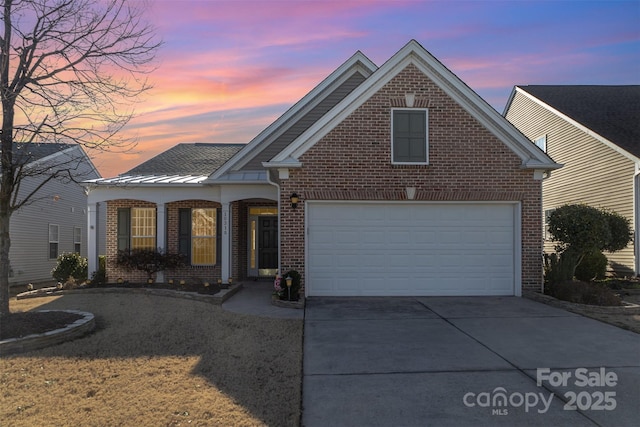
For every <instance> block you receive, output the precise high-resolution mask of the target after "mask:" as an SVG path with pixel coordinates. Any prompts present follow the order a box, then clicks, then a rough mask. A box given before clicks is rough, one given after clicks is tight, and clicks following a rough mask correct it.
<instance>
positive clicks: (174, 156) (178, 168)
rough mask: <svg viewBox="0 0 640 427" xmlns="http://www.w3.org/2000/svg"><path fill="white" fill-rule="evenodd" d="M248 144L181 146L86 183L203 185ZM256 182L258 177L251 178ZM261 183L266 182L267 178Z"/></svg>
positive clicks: (196, 144)
mask: <svg viewBox="0 0 640 427" xmlns="http://www.w3.org/2000/svg"><path fill="white" fill-rule="evenodd" d="M244 146H245V144H222V143H220V144H209V143H194V144H178V145H176V146H174V147H172V148H170V149H169V150H167V151H164V152H162V153H160V154H158V155H157V156H155V157H153V158H151V159H149V160H147V161H146V162H144V163H142V164H140V165H138V166H136V167H135V168H133V169H131V170H129V171H127V172H125V173H123V174H120V175H119V176H117V177H114V178H101V179H94V180H91V181H86V183H88V184H99V185H145V184H149V185H154V184H155V185H157V184H201V183H202V182H204V181H205V180H206V179H207V178H208V177H209V175H211V174H212V173H213V172H215V171H216V170H217V169H218V168H219V167H221V166H222V165H223V164H224V163H225V162H226V161H227V160H229V159H230V158H231V157H232V156H233V155H234V154H235V153H237V152H238V151H240V149H242V147H244ZM251 178H255V179H256V180H257V179H258V178H259V177H251ZM262 180H266V175H265V176H264V177H263V179H262Z"/></svg>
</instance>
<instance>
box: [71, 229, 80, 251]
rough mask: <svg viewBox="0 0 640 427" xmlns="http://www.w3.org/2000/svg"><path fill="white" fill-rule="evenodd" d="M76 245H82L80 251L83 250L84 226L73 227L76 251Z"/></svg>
mask: <svg viewBox="0 0 640 427" xmlns="http://www.w3.org/2000/svg"><path fill="white" fill-rule="evenodd" d="M76 245H80V250H79V251H78V253H80V252H82V227H73V250H74V251H75V249H76Z"/></svg>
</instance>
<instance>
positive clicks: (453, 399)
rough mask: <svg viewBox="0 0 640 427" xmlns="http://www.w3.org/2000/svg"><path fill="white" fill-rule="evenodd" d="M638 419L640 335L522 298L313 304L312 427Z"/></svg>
mask: <svg viewBox="0 0 640 427" xmlns="http://www.w3.org/2000/svg"><path fill="white" fill-rule="evenodd" d="M638 420H640V335H638V334H635V333H633V332H629V331H625V330H622V329H619V328H617V327H614V326H610V325H607V324H604V323H601V322H598V321H596V320H593V319H589V318H585V317H582V316H579V315H576V314H572V313H569V312H566V311H563V310H560V309H556V308H553V307H549V306H547V305H544V304H540V303H537V302H534V301H531V300H528V299H525V298H516V297H474V298H469V297H450V298H310V299H308V300H307V308H306V317H305V340H304V376H303V418H302V422H303V425H304V426H305V427H316V426H318V427H320V426H321V427H324V426H335V427H337V426H365V425H366V426H483V425H487V426H494V425H505V426H515V425H518V426H520V425H536V426H541V425H557V426H587V425H601V426H632V425H633V426H635V425H637V423H638Z"/></svg>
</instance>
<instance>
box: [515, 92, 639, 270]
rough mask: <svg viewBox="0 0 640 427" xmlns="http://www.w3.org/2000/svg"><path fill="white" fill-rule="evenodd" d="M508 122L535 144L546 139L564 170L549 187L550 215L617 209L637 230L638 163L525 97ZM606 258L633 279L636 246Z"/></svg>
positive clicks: (550, 247) (517, 102)
mask: <svg viewBox="0 0 640 427" xmlns="http://www.w3.org/2000/svg"><path fill="white" fill-rule="evenodd" d="M506 117H507V119H508V120H509V121H510V122H511V123H513V124H514V125H515V126H516V127H517V128H518V129H519V130H520V131H521V132H522V133H524V134H525V135H526V136H527V137H528V138H529V139H531V140H533V139H535V138H538V137H540V136H542V135H545V134H546V135H547V153H548V154H549V155H550V156H551V157H552V158H553V160H555V161H556V162H558V163H562V164H564V167H563V168H562V169H560V170H557V171H554V172H553V173H552V174H551V177H550V178H548V179H546V180H545V181H544V182H543V191H542V193H543V209H544V210H548V209H553V208H556V207H558V206H561V205H563V204H567V203H585V204H587V205H590V206H594V207H598V208H607V209H611V210H613V211H615V212H617V213H619V214H620V215H622V216H624V217H625V218H627V219H629V221H630V222H631V225H632V227H634V228H635V227H636V225H635V224H634V215H633V197H634V196H633V180H634V173H635V165H634V163H633V161H631V160H630V159H629V158H627V157H625V156H623V155H622V154H620V153H618V152H617V151H615V150H613V149H612V148H610V147H608V146H607V145H605V144H604V143H602V142H601V141H599V140H597V139H596V138H594V137H593V136H591V135H589V134H587V133H586V132H584V131H583V130H581V129H579V128H578V127H576V126H574V125H573V124H571V123H569V122H567V121H566V120H564V119H562V118H561V117H559V116H558V115H556V114H554V113H552V112H551V111H549V110H547V109H546V108H543V107H542V106H540V105H539V104H537V103H536V102H534V101H532V100H531V99H529V98H528V97H527V96H525V95H523V94H521V93H519V92H518V93H516V95H515V97H514V99H513V102H512V104H511V107H510V109H509V111H508V112H507V115H506ZM545 251H553V243H552V242H545ZM605 255H606V256H607V258H608V259H609V262H610V263H611V266H612V267H613V268H615V270H617V271H618V272H620V273H624V274H631V273H633V271H634V250H633V243H631V244H629V246H628V247H627V248H626V249H624V250H622V251H620V252H615V253H613V254H610V253H605Z"/></svg>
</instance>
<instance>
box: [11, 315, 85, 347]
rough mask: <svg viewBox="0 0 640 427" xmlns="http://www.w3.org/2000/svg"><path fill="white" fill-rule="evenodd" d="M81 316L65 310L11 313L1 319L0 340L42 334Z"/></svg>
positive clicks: (68, 323) (61, 326)
mask: <svg viewBox="0 0 640 427" xmlns="http://www.w3.org/2000/svg"><path fill="white" fill-rule="evenodd" d="M80 318H82V316H80V315H79V314H75V313H67V312H66V311H48V312H46V313H42V312H30V311H28V312H23V313H11V314H10V315H9V316H8V317H5V318H3V319H2V328H0V340H6V339H10V338H21V337H26V336H27V335H31V334H42V333H44V332H49V331H54V330H56V329H60V328H64V327H65V326H67V325H70V324H71V323H73V322H75V321H76V320H78V319H80Z"/></svg>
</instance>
